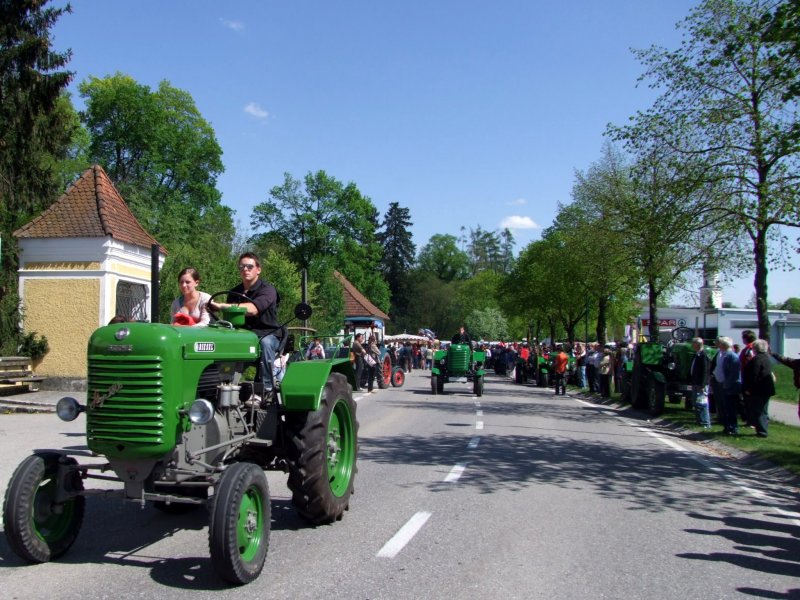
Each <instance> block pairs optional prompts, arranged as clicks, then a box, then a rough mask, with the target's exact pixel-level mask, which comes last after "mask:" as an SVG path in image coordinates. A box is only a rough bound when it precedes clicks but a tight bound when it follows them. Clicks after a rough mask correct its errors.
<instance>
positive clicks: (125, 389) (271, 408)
mask: <svg viewBox="0 0 800 600" xmlns="http://www.w3.org/2000/svg"><path fill="white" fill-rule="evenodd" d="M223 294H227V292H221V293H220V294H215V295H214V296H218V295H223ZM310 315H311V308H310V307H309V306H308V305H306V304H299V305H298V306H297V307H296V309H295V317H296V318H298V319H306V318H308V317H309V316H310ZM243 325H244V309H241V308H238V307H236V306H232V307H230V308H228V309H223V310H222V312H221V319H220V320H216V321H214V322H212V324H210V325H209V326H208V327H181V326H173V325H164V324H159V323H145V322H134V323H118V324H114V325H108V326H105V327H100V328H99V329H97V330H96V331H95V332H94V333H93V334H92V336H91V338H90V339H89V343H88V392H87V404H86V406H82V405H80V404H79V403H78V402H77V401H76V400H75V399H74V398H62V399H61V400H60V401H59V403H58V406H57V412H58V416H59V417H60V418H61V419H63V420H65V421H70V420H73V419H75V418H77V417H78V415H79V414H80V413H82V412H84V413H85V414H86V439H87V444H88V447H89V449H90V450H91V452H92V458H91V459H90V460H89V461H88V462H87V460H86V458H85V457H86V453H81V452H70V451H68V450H36V451H34V453H33V454H32V455H31V456H29V457H28V458H26V459H25V460H24V461H22V463H21V464H20V465H19V466H18V467H17V469H16V471H15V472H14V474H13V476H12V478H11V480H10V482H9V485H8V489H7V491H6V496H5V502H4V507H3V523H4V527H5V535H6V539H7V541H8V544H9V546H10V547H11V549H12V550H13V551H14V552H15V553H16V554H18V555H19V556H20V557H21V558H23V559H25V560H27V561H29V562H34V563H41V562H47V561H50V560H51V559H55V558H58V557H59V556H61V555H62V554H64V553H65V552H66V551H67V550H69V548H70V546H71V545H72V544H73V542H75V540H76V538H77V536H78V532H79V530H80V528H81V524H82V521H83V518H84V509H85V505H86V497H87V496H89V495H102V496H117V497H119V498H122V499H123V500H125V501H129V502H134V503H137V504H140V505H142V506H144V505H145V504H146V503H148V502H152V503H153V504H154V506H155V507H156V508H158V509H160V510H162V511H164V512H167V513H170V512H182V511H185V510H186V509H191V508H193V507H198V506H205V507H207V508H208V510H209V513H210V515H209V518H210V526H209V551H210V555H211V561H212V564H213V566H214V569H215V570H216V571H217V573H218V574H219V575H220V576H221V577H222V578H223V579H225V580H227V581H229V582H231V583H234V584H245V583H248V582H250V581H252V580H254V579H256V578H257V577H258V576H259V574H260V573H261V570H262V568H263V566H264V561H265V559H266V555H267V548H268V542H269V534H270V496H269V489H268V484H267V478H266V475H265V470H280V471H284V472H288V474H289V477H288V486H289V489H290V490H291V492H292V504H293V505H294V507H295V509H296V510H297V511H298V513H299V514H300V515H302V516H303V517H304V518H305V519H307V520H308V521H310V522H311V523H313V524H322V523H333V522H335V521H338V520H340V519H341V518H342V516H343V514H344V512H345V510H347V509H348V508H349V502H350V496H351V494H352V493H353V481H354V478H355V474H356V457H357V453H358V421H357V420H356V404H355V402H354V401H353V397H352V390H353V388H354V386H355V376H354V373H353V369H352V366H351V363H350V360H349V358H337V357H338V356H340V355H341V354H339V353H332V355H333V358H329V359H327V360H303V359H302V358H298V357H297V353H295V354H294V359H293V360H292V361H290V362H289V363H288V364H286V366H285V370H284V372H283V373H281V375H282V380H281V382H280V387H279V388H276V390H275V392H273V393H265V392H264V391H263V376H262V374H261V369H262V367H261V360H260V353H261V349H260V344H259V339H258V336H257V335H256V334H255V333H253V332H252V331H249V330H246V329H243V328H242V326H243ZM283 340H284V341H283V342H282V343H283V344H284V346H283V347H281V348H279V351H278V353H277V356H282V355H284V354H292V353H293V348H292V339H291V338H290V336H289V335H284V336H283ZM253 372H255V377H254V379H253V380H252V381H244V379H245V378H246V377H247V376H248V375H249V374H251V373H253ZM276 382H277V378H276ZM78 458H82V461H81V462H79V461H78ZM92 479H95V480H102V481H104V482H107V481H114V482H117V483H119V484H121V489H116V490H108V489H102V490H100V489H89V488H88V487H87V485H86V484H87V483H88V482H89V480H92ZM209 496H210V497H209Z"/></svg>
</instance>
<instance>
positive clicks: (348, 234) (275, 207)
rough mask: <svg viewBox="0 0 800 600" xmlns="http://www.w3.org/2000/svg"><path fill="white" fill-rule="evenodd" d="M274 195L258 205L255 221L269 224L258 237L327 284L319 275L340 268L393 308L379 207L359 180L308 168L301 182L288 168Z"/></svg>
mask: <svg viewBox="0 0 800 600" xmlns="http://www.w3.org/2000/svg"><path fill="white" fill-rule="evenodd" d="M270 198H271V201H269V202H263V203H261V204H258V205H257V206H255V207H254V208H253V213H252V215H251V225H252V226H253V227H254V228H255V229H265V230H266V231H265V232H264V233H260V234H258V235H256V236H255V237H254V238H253V242H254V243H257V244H258V245H259V246H266V247H270V248H283V249H285V251H286V252H287V253H288V256H289V257H290V258H291V259H292V261H294V262H295V263H296V264H297V265H298V267H300V268H301V269H303V268H304V269H308V271H309V277H310V278H311V279H310V280H311V281H313V282H315V283H316V284H318V285H320V286H322V287H323V288H325V287H327V286H329V285H330V283H329V282H328V281H327V279H324V280H319V279H316V276H317V275H320V276H323V277H325V278H327V277H328V274H329V272H330V271H331V270H332V269H337V270H338V271H339V272H341V273H342V274H343V275H344V276H345V277H347V279H348V280H350V282H351V283H352V284H353V285H355V286H356V287H357V288H358V289H359V291H361V292H362V293H363V294H364V295H365V296H366V297H367V298H369V299H370V301H371V302H372V303H373V304H375V305H376V306H377V307H378V308H380V309H382V310H388V309H389V287H388V285H387V284H386V282H385V281H384V279H383V278H382V277H381V274H380V271H379V269H378V267H379V265H380V261H381V257H382V249H381V245H380V243H379V242H378V238H377V233H376V231H377V227H378V225H377V218H378V212H377V209H376V208H375V206H374V205H373V203H372V201H371V200H370V199H369V198H368V197H366V196H364V195H362V194H361V192H360V191H359V190H358V188H357V187H356V185H355V184H353V183H349V184H347V185H344V184H342V183H341V182H339V181H337V180H336V179H335V178H333V177H331V176H329V175H328V174H327V173H325V171H317V172H316V173H310V172H309V173H308V174H307V175H306V176H305V178H304V180H303V181H302V182H301V181H299V180H297V179H294V178H293V177H292V176H291V175H290V174H289V173H285V174H284V183H283V185H281V186H275V187H273V188H272V189H271V190H270ZM337 331H338V329H337Z"/></svg>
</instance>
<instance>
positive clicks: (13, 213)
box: [0, 0, 77, 352]
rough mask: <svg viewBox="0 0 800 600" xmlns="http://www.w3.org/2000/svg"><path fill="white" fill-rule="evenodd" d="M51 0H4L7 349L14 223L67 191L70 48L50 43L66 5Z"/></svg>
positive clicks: (0, 63)
mask: <svg viewBox="0 0 800 600" xmlns="http://www.w3.org/2000/svg"><path fill="white" fill-rule="evenodd" d="M47 4H48V0H0V239H2V254H1V255H0V259H1V260H0V262H1V263H2V269H0V340H2V347H0V351H2V352H14V351H16V346H17V343H18V342H19V341H20V331H19V326H18V323H19V314H18V308H17V307H18V296H17V285H18V282H17V267H18V259H17V245H16V243H15V240H14V239H13V237H12V235H11V234H12V233H13V231H14V230H15V229H17V228H18V227H20V226H22V225H23V224H25V223H26V222H28V221H29V220H30V219H31V218H32V217H34V216H36V215H37V214H38V213H40V212H41V211H42V210H44V209H45V208H46V207H47V206H49V204H51V203H52V202H53V201H54V200H55V199H56V198H57V197H58V194H59V193H60V192H61V191H63V190H62V189H61V188H62V186H63V183H62V182H61V180H60V178H59V170H58V168H57V162H58V161H59V160H61V159H64V158H66V156H67V150H68V148H69V147H70V143H71V140H72V136H73V134H74V132H75V129H74V128H75V127H77V120H76V119H75V118H74V116H75V115H74V110H73V109H72V105H71V104H70V102H69V100H68V99H67V98H66V97H65V96H64V90H65V88H66V86H67V85H68V84H69V81H70V79H71V77H72V73H70V72H68V71H65V70H63V68H64V66H65V65H66V64H67V62H69V59H70V52H64V53H56V52H53V51H52V50H51V47H50V28H51V27H52V26H53V25H54V24H55V23H56V21H57V20H58V18H59V17H60V16H61V15H62V14H64V13H65V12H71V9H70V7H69V5H67V6H65V7H63V8H45V6H46V5H47Z"/></svg>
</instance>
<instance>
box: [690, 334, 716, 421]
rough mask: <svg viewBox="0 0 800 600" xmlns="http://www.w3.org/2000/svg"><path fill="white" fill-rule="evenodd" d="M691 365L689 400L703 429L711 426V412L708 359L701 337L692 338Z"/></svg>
mask: <svg viewBox="0 0 800 600" xmlns="http://www.w3.org/2000/svg"><path fill="white" fill-rule="evenodd" d="M692 350H694V356H692V365H691V367H690V368H689V381H690V383H691V386H692V389H691V391H690V392H689V402H690V403H691V406H692V407H693V408H694V415H695V421H696V422H697V424H698V425H700V426H702V427H703V428H704V429H709V428H710V427H711V414H710V413H709V411H708V378H709V360H708V355H707V354H706V350H705V345H704V342H703V338H700V337H696V338H694V339H693V340H692Z"/></svg>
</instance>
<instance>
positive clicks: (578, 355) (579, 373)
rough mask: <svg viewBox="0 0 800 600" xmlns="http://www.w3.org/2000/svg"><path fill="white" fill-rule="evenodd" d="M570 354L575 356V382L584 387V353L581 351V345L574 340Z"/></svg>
mask: <svg viewBox="0 0 800 600" xmlns="http://www.w3.org/2000/svg"><path fill="white" fill-rule="evenodd" d="M572 355H573V356H574V357H575V375H576V377H577V379H578V381H577V384H578V387H579V388H585V387H586V353H585V352H584V351H583V345H582V344H581V343H580V342H576V343H575V346H573V348H572Z"/></svg>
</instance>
